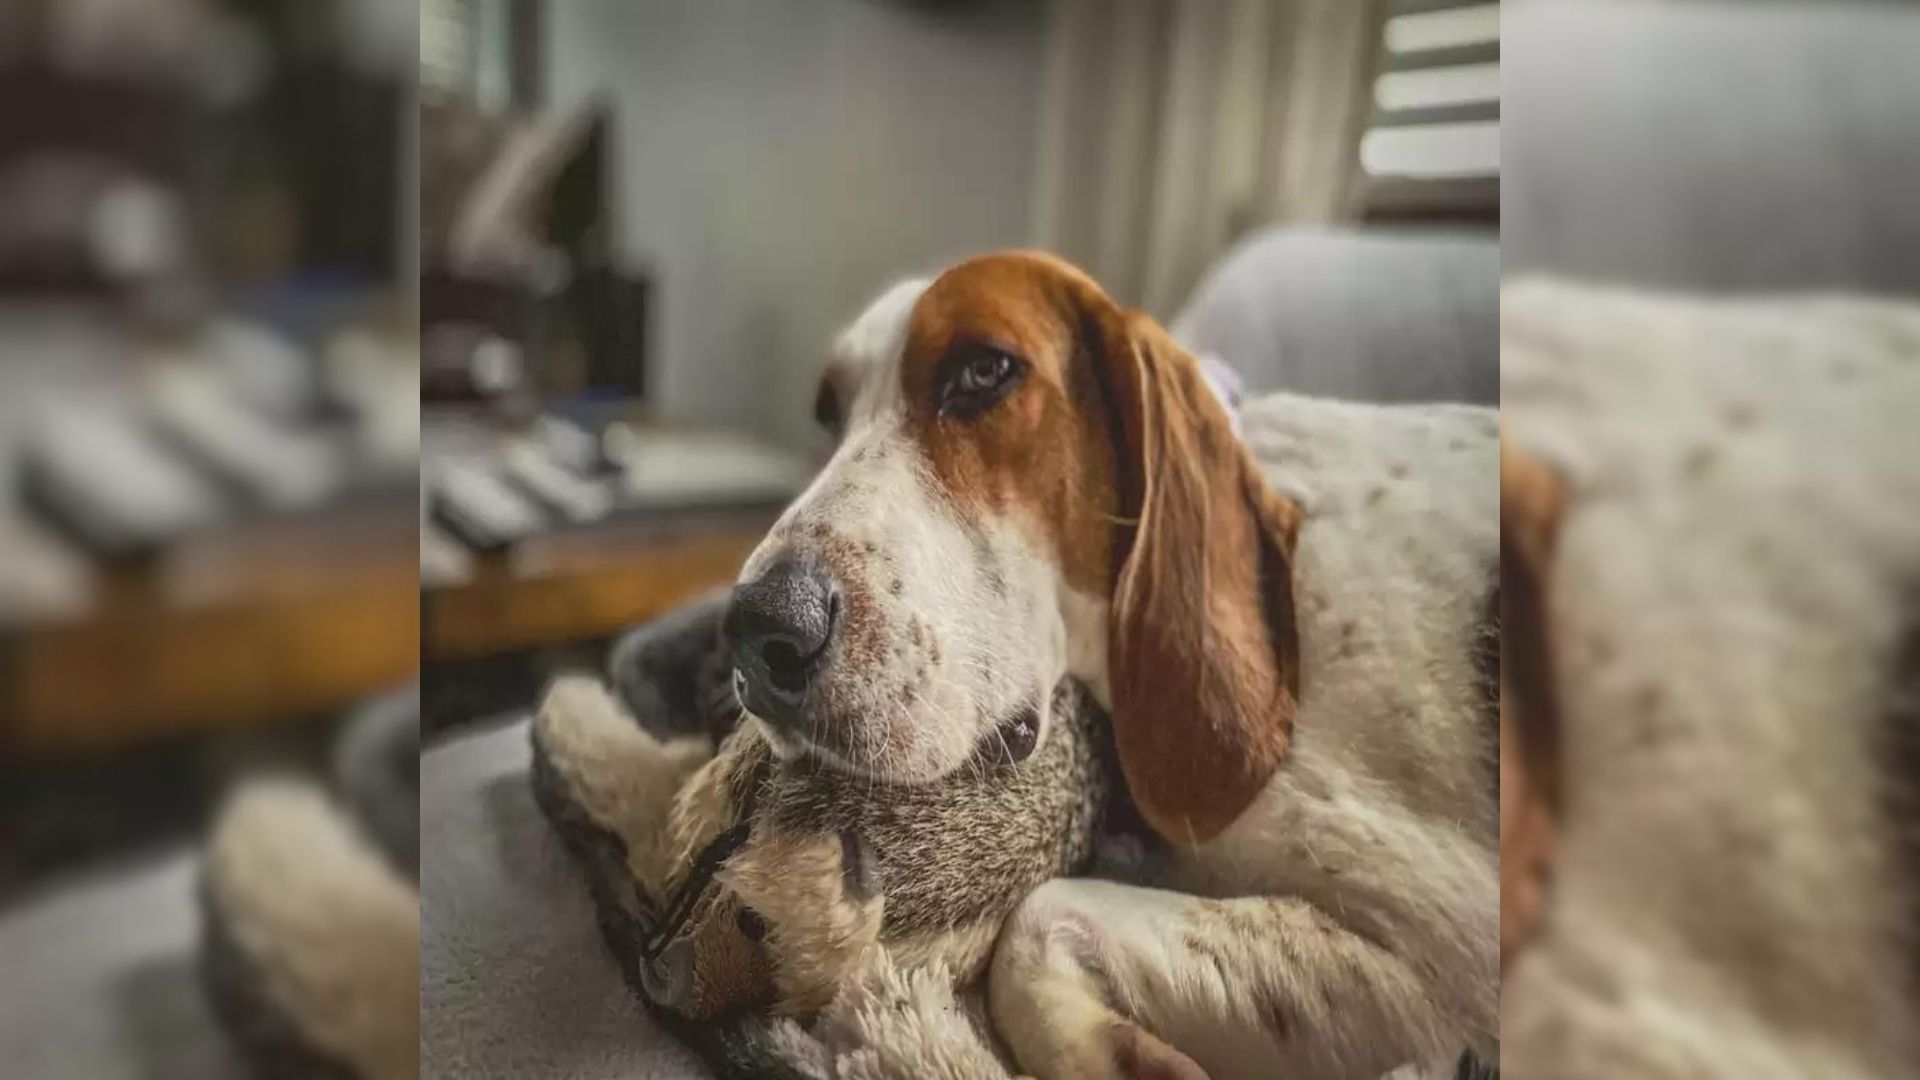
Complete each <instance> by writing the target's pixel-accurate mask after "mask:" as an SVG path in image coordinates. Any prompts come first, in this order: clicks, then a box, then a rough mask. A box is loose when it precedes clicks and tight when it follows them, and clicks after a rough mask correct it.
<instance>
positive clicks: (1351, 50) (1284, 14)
mask: <svg viewBox="0 0 1920 1080" xmlns="http://www.w3.org/2000/svg"><path fill="white" fill-rule="evenodd" d="M1385 11H1386V3H1385V0H1054V2H1053V5H1052V7H1051V9H1050V16H1049V18H1050V20H1051V21H1050V25H1049V27H1048V46H1047V48H1048V55H1047V71H1046V85H1045V91H1044V102H1043V108H1042V115H1041V118H1040V134H1039V139H1040V168H1039V178H1038V183H1037V188H1038V190H1037V192H1036V202H1035V206H1034V220H1035V225H1036V232H1037V236H1038V240H1039V242H1040V244H1041V245H1042V246H1045V247H1048V248H1051V249H1053V250H1055V251H1058V252H1060V253H1061V254H1063V255H1065V256H1067V257H1068V258H1070V259H1073V260H1074V261H1076V262H1078V263H1080V264H1081V265H1082V266H1084V267H1086V268H1087V269H1088V270H1089V271H1090V272H1091V273H1093V274H1094V276H1095V277H1097V278H1099V279H1100V280H1101V282H1102V283H1103V284H1105V285H1106V286H1107V287H1108V288H1109V289H1110V290H1112V291H1113V292H1114V293H1115V295H1116V296H1118V297H1119V298H1120V299H1121V300H1122V301H1123V302H1127V303H1132V304H1136V305H1138V306H1140V307H1143V308H1145V309H1146V310H1147V311H1149V312H1151V313H1152V314H1154V315H1156V316H1158V317H1161V318H1168V317H1171V315H1172V314H1173V313H1174V311H1176V310H1177V309H1178V308H1179V306H1180V304H1181V303H1182V302H1183V301H1184V300H1185V298H1186V295H1187V293H1188V292H1189V291H1190V290H1191V289H1192V288H1193V285H1194V283H1195V282H1196V281H1197V280H1198V279H1199V277H1200V275H1201V274H1202V273H1203V272H1204V271H1205V269H1206V267H1207V265H1208V264H1209V263H1210V262H1211V261H1212V260H1213V259H1214V258H1215V257H1217V256H1218V255H1219V254H1220V253H1221V252H1222V251H1223V250H1225V248H1226V247H1227V246H1228V245H1229V244H1231V243H1232V242H1233V241H1234V240H1235V239H1237V238H1238V237H1239V236H1241V235H1242V234H1244V233H1245V232H1247V231H1248V230H1250V229H1252V228H1254V227H1256V226H1259V225H1263V224H1267V223H1273V222H1295V223H1300V222H1338V221H1345V220H1351V219H1353V218H1355V217H1357V216H1358V213H1359V210H1360V192H1361V187H1362V185H1361V184H1360V183H1359V172H1358V164H1357V160H1358V158H1357V147H1358V145H1359V139H1360V135H1361V133H1362V132H1363V131H1364V130H1365V128H1366V124H1367V121H1368V118H1369V116H1370V114H1371V103H1372V97H1371V86H1372V82H1373V77H1374V74H1375V72H1376V70H1377V69H1378V65H1379V60H1380V28H1381V26H1382V24H1383V22H1384V19H1385Z"/></svg>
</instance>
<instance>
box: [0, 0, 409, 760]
mask: <svg viewBox="0 0 1920 1080" xmlns="http://www.w3.org/2000/svg"><path fill="white" fill-rule="evenodd" d="M374 19H377V15H376V13H375V12H374V11H373V10H372V8H371V7H370V6H369V5H364V4H359V3H352V2H329V3H323V4H308V3H300V4H295V3H286V2H276V3H266V4H248V5H237V4H236V5H228V4H224V3H217V2H202V0H138V2H130V3H120V4H114V5H105V4H102V3H98V2H78V3H54V2H50V0H22V2H19V3H14V4H9V5H8V6H7V9H6V11H5V12H4V13H3V14H0V86H4V87H5V88H6V89H7V90H8V93H6V94H4V95H0V754H4V755H6V756H8V757H13V758H21V757H39V756H43V755H48V754H54V755H70V754H74V753H85V754H93V755H97V754H102V753H110V752H113V751H116V750H122V749H127V748H132V747H137V746H143V745H149V744H154V743H157V742H160V741H164V740H168V739H172V738H175V737H180V736H186V735H196V734H207V733H213V732H219V731H230V730H236V729H243V728H253V727H270V726H273V725H278V724H283V723H285V722H286V721H288V720H291V719H299V718H311V717H315V716H321V715H324V714H327V713H329V712H335V711H338V710H340V709H342V708H345V707H347V706H349V705H351V704H352V703H354V702H355V701H357V700H359V699H361V698H363V697H365V696H367V695H368V694H370V693H373V692H375V691H377V690H380V689H383V688H385V687H388V686H391V685H393V684H395V683H397V682H400V681H403V680H405V679H406V678H408V677H409V676H410V675H411V674H412V672H413V671H414V670H415V668H416V667H417V656H418V625H419V609H418V592H417V558H418V549H417V544H416V542H415V539H414V533H415V524H416V521H417V511H416V509H415V507H416V505H417V496H416V495H415V480H414V476H415V470H416V468H417V461H418V443H419V435H418V423H419V422H418V414H417V394H418V341H417V333H416V330H415V317H414V315H413V310H414V308H413V301H412V299H411V297H412V295H413V292H414V282H413V274H412V270H411V267H412V262H411V258H410V256H409V253H408V249H409V248H410V246H411V243H412V237H411V235H410V234H408V233H407V232H406V231H405V230H404V229H403V228H402V209H403V207H404V206H405V205H406V203H407V201H408V199H407V196H408V195H410V194H411V193H410V192H408V191H406V190H405V188H407V187H410V186H411V185H410V184H408V183H407V182H406V174H405V173H404V172H403V171H402V170H401V168H400V162H401V160H402V156H403V150H402V140H403V132H404V127H405V124H404V120H405V113H406V110H407V109H409V108H411V95H410V89H409V88H410V85H411V80H412V73H411V71H410V70H408V69H407V68H406V66H405V65H404V63H403V62H404V61H406V60H408V59H409V58H410V53H411V48H410V46H411V35H410V33H409V34H408V40H406V41H405V42H404V43H402V44H403V46H404V47H393V46H392V45H383V44H382V35H383V33H385V34H388V35H389V36H390V33H391V32H390V31H382V30H380V29H378V27H377V25H376V22H374V21H370V20H374ZM383 49H384V50H385V53H386V56H385V59H386V61H387V66H386V67H384V68H383V67H382V66H381V63H380V59H381V53H382V51H383ZM322 149H324V152H316V151H320V150H322Z"/></svg>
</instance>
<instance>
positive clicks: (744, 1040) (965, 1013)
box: [533, 607, 1116, 1077]
mask: <svg viewBox="0 0 1920 1080" xmlns="http://www.w3.org/2000/svg"><path fill="white" fill-rule="evenodd" d="M717 611H718V609H717V607H716V608H714V609H713V612H714V613H715V614H717ZM711 626H712V621H711V620H701V619H695V618H686V617H682V619H681V620H679V621H677V622H675V623H673V624H670V625H669V626H668V627H667V628H666V629H665V630H660V631H655V632H652V633H647V634H645V635H643V638H642V642H641V645H640V647H637V648H635V647H631V646H629V647H625V648H623V651H622V652H621V653H618V654H616V660H615V665H614V668H615V671H614V679H613V682H614V684H615V686H616V687H619V688H620V696H621V697H624V698H627V699H628V700H634V701H637V702H638V703H640V704H641V705H642V706H643V707H645V706H648V705H658V704H659V703H663V702H666V701H668V700H675V701H679V702H681V703H682V706H683V708H682V709H680V710H673V709H669V710H668V711H669V712H672V713H677V715H668V716H647V717H636V716H634V715H632V714H631V713H630V712H629V711H628V710H627V709H626V708H625V707H624V703H623V702H621V701H619V700H617V699H616V698H615V696H614V694H613V693H610V692H609V690H608V688H607V687H606V685H604V684H603V683H601V682H600V681H599V680H598V679H594V678H590V677H586V676H574V677H568V678H563V679H561V680H559V681H557V682H556V683H555V684H554V685H553V686H552V687H551V688H550V690H549V691H548V693H547V696H546V699H545V701H544V702H543V703H542V706H541V709H540V712H539V716H538V717H537V719H536V720H535V723H534V727H533V740H534V782H535V787H536V793H537V795H538V798H539V801H540V804H541V806H542V808H543V809H544V810H545V811H546V813H547V815H548V816H549V818H550V819H551V820H552V821H553V822H554V824H555V825H556V827H557V828H558V829H559V831H560V833H561V835H562V836H563V837H565V838H566V839H567V841H568V844H569V847H570V848H571V850H573V851H574V853H575V854H576V856H578V857H579V859H580V861H581V863H582V866H583V868H584V869H585V871H586V877H587V880H588V885H589V888H590V889H591V890H592V892H593V894H594V897H595V900H596V905H597V907H598V910H599V912H600V918H601V925H602V929H603V931H604V932H605V935H606V937H607V941H608V944H609V946H610V947H611V948H612V950H613V952H614V953H615V955H616V957H617V958H618V959H619V960H620V963H621V965H622V968H623V970H624V971H625V972H626V974H627V976H628V981H629V982H630V983H631V984H632V985H633V986H635V987H636V989H637V990H638V991H639V992H640V994H641V995H642V996H643V997H644V998H645V1000H646V1001H647V1002H648V1003H649V1005H650V1006H652V1007H653V1008H654V1009H655V1010H656V1011H659V1012H662V1013H664V1014H665V1015H666V1017H667V1019H668V1020H669V1021H670V1026H671V1027H673V1029H674V1030H676V1031H678V1032H680V1033H681V1034H682V1035H683V1036H685V1037H687V1038H688V1039H689V1041H691V1042H692V1043H693V1044H694V1045H695V1046H696V1047H698V1048H700V1049H701V1050H702V1051H703V1052H704V1053H705V1054H706V1055H707V1057H708V1058H709V1060H710V1061H712V1062H713V1063H714V1064H715V1066H716V1067H717V1068H719V1069H720V1070H721V1071H722V1072H723V1073H734V1074H740V1075H768V1074H769V1073H772V1074H776V1075H778V1074H786V1075H797V1076H820V1077H831V1076H854V1075H914V1076H921V1075H925V1076H953V1077H975V1076H981V1077H1000V1076H1006V1075H1007V1074H1008V1073H1007V1069H1006V1066H1005V1065H1004V1063H1003V1062H1002V1061H1001V1060H1000V1059H999V1057H998V1054H997V1051H996V1050H995V1048H994V1047H993V1045H992V1040H991V1036H990V1035H989V1034H988V1033H987V1031H986V1025H985V1022H984V1017H983V1015H982V1014H981V1012H980V1010H979V1009H978V1007H977V1005H978V1003H977V1000H975V998H974V996H972V995H969V994H967V993H966V992H965V991H966V988H969V987H970V986H972V984H975V983H977V981H978V978H979V976H980V975H981V974H982V972H983V970H984V968H985V966H986V963H987V960H988V959H989V957H990V954H991V952H992V948H993V943H994V940H995V938H996V937H997V935H998V933H999V929H1000V925H1001V922H1002V921H1003V920H1004V919H1005V918H1006V917H1007V916H1008V915H1010V914H1011V913H1012V911H1013V910H1014V908H1015V907H1016V906H1017V905H1018V904H1019V902H1020V900H1021V899H1022V898H1023V897H1024V896H1025V895H1026V893H1027V892H1029V891H1030V890H1031V889H1033V888H1034V887H1035V886H1037V885H1039V884H1040V883H1042V882H1044V881H1046V880H1047V879H1049V878H1052V877H1056V876H1060V875H1065V874H1072V873H1075V872H1078V871H1081V870H1083V869H1084V868H1085V867H1086V866H1087V864H1088V862H1089V860H1090V859H1091V857H1092V856H1093V854H1094V848H1095V844H1096V838H1097V835H1098V833H1099V829H1100V826H1101V823H1102V820H1103V815H1104V814H1105V812H1106V810H1107V809H1108V802H1109V797H1110V795H1112V794H1114V791H1113V788H1114V785H1113V784H1112V783H1111V777H1113V776H1114V775H1116V774H1115V773H1114V771H1113V769H1114V763H1113V760H1112V751H1111V746H1110V743H1109V741H1108V734H1107V729H1106V718H1105V717H1104V715H1102V714H1100V712H1099V711H1098V709H1097V708H1096V707H1095V706H1094V705H1093V704H1092V703H1091V702H1090V701H1089V700H1088V699H1087V698H1086V697H1085V696H1084V694H1083V693H1082V692H1081V691H1080V690H1079V688H1078V687H1077V686H1075V685H1073V684H1063V685H1062V686H1061V687H1059V688H1058V689H1057V690H1056V698H1055V702H1054V705H1055V708H1054V709H1053V710H1052V715H1053V716H1054V717H1056V718H1057V719H1056V721H1055V722H1054V724H1053V725H1052V729H1051V730H1049V731H1047V732H1045V733H1044V737H1043V738H1039V739H1038V742H1037V745H1034V746H1032V747H1031V748H1030V753H1028V754H1027V755H1025V756H1022V755H1020V754H1019V753H1018V750H1019V749H1021V748H1019V747H1016V748H1013V749H1009V748H1007V747H1005V746H1003V745H999V744H998V743H993V744H989V745H986V746H983V747H982V748H981V754H980V757H979V759H978V760H977V761H976V762H975V764H974V765H973V767H971V768H968V769H965V770H962V771H961V772H959V773H957V774H955V775H953V776H950V777H948V778H946V779H944V780H941V781H938V782H935V783H932V784H927V785H915V786H887V785H882V784H878V783H876V782H873V781H870V780H867V779H863V778H857V777H852V776H849V775H847V774H845V773H841V772H837V771H834V770H831V769H828V768H825V767H822V766H819V765H817V764H814V763H812V762H811V761H809V760H806V759H801V760H798V761H789V762H783V761H778V760H776V759H775V758H774V756H773V754H772V753H771V751H770V749H769V748H768V746H767V744H766V743H765V742H764V741H763V740H762V738H761V736H760V733H759V730H758V728H757V726H755V725H751V724H748V725H739V726H738V727H737V728H736V729H735V730H732V731H730V732H726V733H725V734H724V736H723V737H722V739H721V741H720V743H719V746H718V749H717V751H716V750H714V749H713V741H712V736H711V735H710V734H709V733H710V732H712V731H714V730H715V728H716V727H718V728H720V729H722V730H724V728H725V724H726V720H727V719H729V718H731V719H737V717H738V709H737V706H733V705H732V704H731V702H730V700H728V699H727V698H726V696H725V695H724V694H720V693H719V692H718V691H717V690H716V688H715V687H713V686H711V685H708V686H691V685H677V684H676V680H677V679H679V678H681V677H683V676H686V675H687V673H688V672H689V671H692V672H693V673H694V681H696V682H698V681H700V680H702V679H704V680H707V681H709V682H711V680H713V679H715V678H721V679H723V678H724V671H725V667H724V665H720V666H715V665H713V664H712V663H710V659H711V658H710V657H708V656H701V655H698V652H697V650H696V651H694V652H689V651H688V650H687V649H686V639H687V638H688V637H689V636H693V637H701V636H702V635H706V636H705V637H704V638H702V640H708V641H710V642H712V647H714V648H720V647H721V646H720V645H719V643H718V637H717V635H713V634H711V633H710V630H711ZM662 657H667V658H669V659H670V660H671V661H672V662H668V663H664V664H663V663H661V662H660V661H661V659H662ZM689 662H691V663H692V664H693V665H694V667H693V668H691V669H689V668H688V667H687V666H686V664H687V663H689ZM702 673H704V674H702ZM663 687H664V688H665V690H664V692H663ZM636 688H638V689H639V690H640V691H641V692H638V693H636ZM689 709H690V710H691V711H692V712H693V713H694V714H696V715H688V710H689ZM1041 734H1042V733H1035V735H1036V736H1038V735H1041ZM956 990H958V991H960V993H958V994H956Z"/></svg>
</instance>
